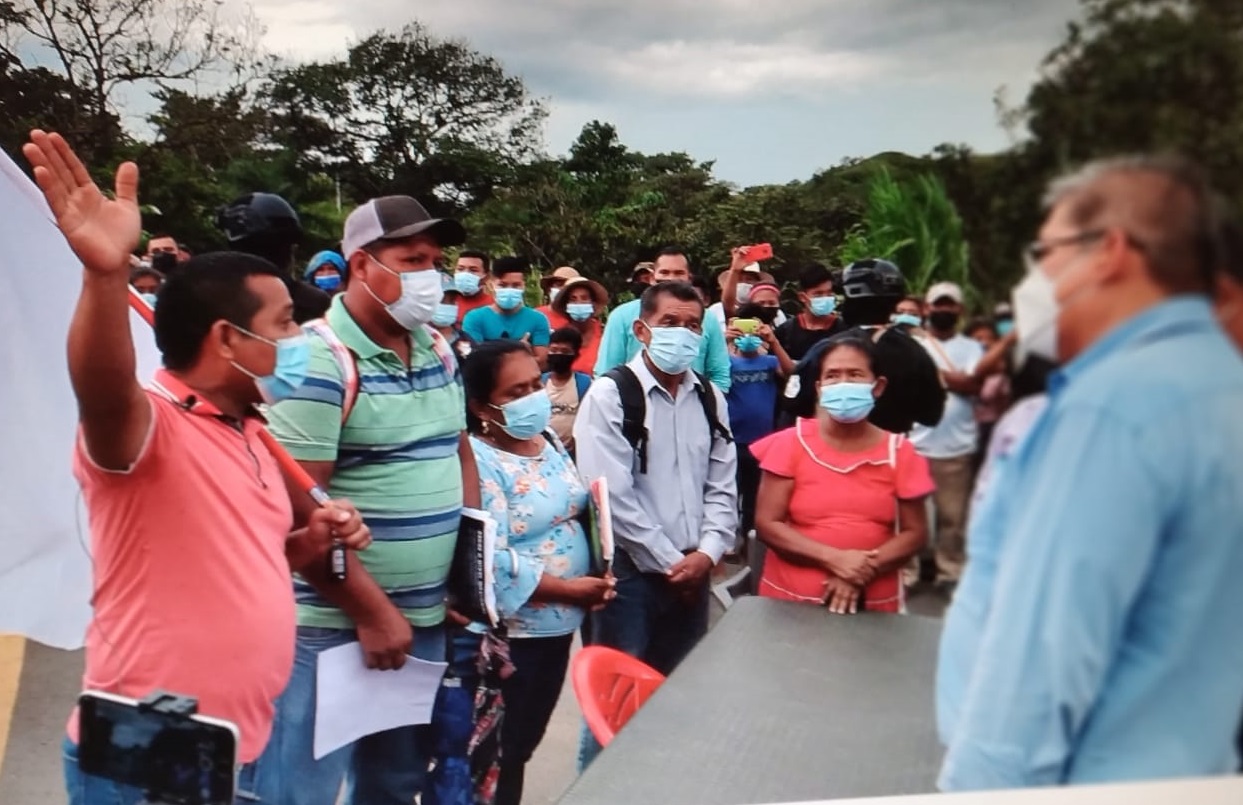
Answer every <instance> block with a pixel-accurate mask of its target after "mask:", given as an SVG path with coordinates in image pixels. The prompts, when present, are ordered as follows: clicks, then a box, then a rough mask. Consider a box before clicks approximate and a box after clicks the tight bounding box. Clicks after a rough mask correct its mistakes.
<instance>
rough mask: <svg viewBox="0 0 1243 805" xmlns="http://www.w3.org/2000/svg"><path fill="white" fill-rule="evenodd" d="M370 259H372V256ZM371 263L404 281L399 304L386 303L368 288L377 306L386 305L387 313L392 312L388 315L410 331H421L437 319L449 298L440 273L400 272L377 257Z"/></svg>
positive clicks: (434, 271)
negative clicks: (443, 300) (438, 306)
mask: <svg viewBox="0 0 1243 805" xmlns="http://www.w3.org/2000/svg"><path fill="white" fill-rule="evenodd" d="M367 256H368V257H371V255H367ZM371 261H372V262H374V263H375V264H376V265H378V266H379V267H380V268H382V269H384V270H385V271H387V272H388V273H390V274H393V275H395V276H396V277H397V278H398V279H399V280H401V296H399V297H397V301H395V302H385V301H384V300H383V299H381V298H380V297H378V296H376V293H375V291H373V290H371V286H370V285H364V287H365V288H366V289H367V292H368V293H370V294H371V295H372V296H373V297H375V300H376V301H377V302H379V303H380V304H382V305H384V309H385V310H387V311H388V315H390V316H392V317H393V321H395V322H397V323H398V324H399V325H401V326H402V327H405V328H406V329H407V330H417V329H418V328H419V327H422V326H423V325H424V324H427V323H428V322H430V321H431V320H432V318H433V317H434V316H435V315H436V307H437V305H439V304H440V300H442V299H444V295H445V294H444V286H443V284H442V281H441V279H440V272H439V271H436V270H434V269H428V270H426V271H406V272H399V271H394V270H393V269H391V268H389V267H388V266H386V265H384V264H383V263H381V262H380V261H379V260H376V259H375V258H374V257H371Z"/></svg>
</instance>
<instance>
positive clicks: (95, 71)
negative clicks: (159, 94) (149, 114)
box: [0, 0, 252, 158]
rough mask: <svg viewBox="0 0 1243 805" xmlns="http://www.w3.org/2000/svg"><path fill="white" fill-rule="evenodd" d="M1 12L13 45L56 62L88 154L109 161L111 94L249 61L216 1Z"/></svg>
mask: <svg viewBox="0 0 1243 805" xmlns="http://www.w3.org/2000/svg"><path fill="white" fill-rule="evenodd" d="M5 5H6V6H7V8H6V9H5V12H4V13H3V14H0V22H3V24H4V25H5V28H6V30H7V32H9V33H10V34H16V37H17V39H18V44H19V45H20V46H25V47H28V48H32V49H34V50H36V51H38V52H39V53H41V54H43V55H44V56H46V58H47V59H48V61H49V62H50V63H52V64H55V65H56V67H57V68H58V69H57V72H58V73H59V75H60V77H61V78H62V79H63V80H64V81H65V82H67V83H68V85H69V86H70V87H72V89H73V97H74V101H75V104H76V106H77V109H78V115H79V120H85V121H89V126H88V127H87V131H89V133H90V144H91V146H92V149H93V152H94V155H96V156H98V157H102V158H108V157H111V156H112V152H113V148H114V147H115V146H116V145H117V144H118V143H117V139H116V135H117V130H116V127H115V125H114V124H113V122H112V121H113V120H114V118H115V113H116V108H115V105H114V101H115V96H116V94H117V92H118V90H120V89H121V88H123V87H126V86H132V85H135V84H144V83H146V84H153V85H155V86H165V87H167V86H170V85H177V84H182V83H186V82H192V81H194V80H196V79H199V78H201V77H202V76H203V75H204V74H205V73H206V72H208V71H210V70H213V69H216V68H222V67H227V68H229V69H232V70H235V71H236V70H240V69H243V68H244V67H245V66H246V65H248V64H249V63H250V59H251V56H252V50H251V49H250V47H249V42H250V39H249V38H248V37H247V34H246V31H245V26H244V25H230V24H228V23H227V22H225V21H224V20H223V19H222V16H221V8H222V7H223V4H222V3H219V2H216V0H27V2H22V3H20V4H15V3H6V4H5Z"/></svg>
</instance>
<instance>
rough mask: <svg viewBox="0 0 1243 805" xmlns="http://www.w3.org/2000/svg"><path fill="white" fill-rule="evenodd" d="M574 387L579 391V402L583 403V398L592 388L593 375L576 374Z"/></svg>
mask: <svg viewBox="0 0 1243 805" xmlns="http://www.w3.org/2000/svg"><path fill="white" fill-rule="evenodd" d="M574 386H575V389H576V390H577V391H578V401H579V402H580V403H581V402H582V401H583V396H584V395H585V394H586V393H587V389H588V388H590V387H591V375H589V374H586V373H585V372H575V373H574Z"/></svg>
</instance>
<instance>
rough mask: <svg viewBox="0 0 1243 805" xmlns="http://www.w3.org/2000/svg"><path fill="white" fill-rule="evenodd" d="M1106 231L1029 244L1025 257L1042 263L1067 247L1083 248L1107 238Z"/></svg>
mask: <svg viewBox="0 0 1243 805" xmlns="http://www.w3.org/2000/svg"><path fill="white" fill-rule="evenodd" d="M1105 232H1106V230H1104V229H1092V230H1089V231H1087V232H1079V233H1077V234H1074V235H1067V236H1065V237H1061V238H1053V239H1052V240H1037V241H1033V242H1031V243H1029V244H1028V245H1027V248H1025V249H1024V250H1023V256H1024V257H1026V258H1027V259H1028V260H1029V261H1031V262H1032V263H1033V264H1034V263H1042V262H1044V260H1045V258H1046V257H1048V256H1049V255H1051V254H1053V252H1055V251H1057V250H1058V249H1061V248H1063V247H1065V246H1083V245H1086V244H1088V243H1091V242H1092V241H1095V240H1100V239H1101V238H1103V237H1105Z"/></svg>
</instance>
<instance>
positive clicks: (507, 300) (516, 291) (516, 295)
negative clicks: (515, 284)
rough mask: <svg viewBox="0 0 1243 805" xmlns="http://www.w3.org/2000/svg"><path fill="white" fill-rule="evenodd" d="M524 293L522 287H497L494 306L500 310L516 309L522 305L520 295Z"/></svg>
mask: <svg viewBox="0 0 1243 805" xmlns="http://www.w3.org/2000/svg"><path fill="white" fill-rule="evenodd" d="M525 294H526V291H524V290H523V289H522V288H497V289H496V306H497V307H499V308H500V309H501V310H517V309H518V308H520V307H522V301H523V300H522V297H523V296H524V295H525Z"/></svg>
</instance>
